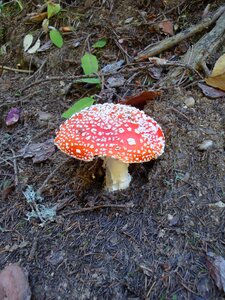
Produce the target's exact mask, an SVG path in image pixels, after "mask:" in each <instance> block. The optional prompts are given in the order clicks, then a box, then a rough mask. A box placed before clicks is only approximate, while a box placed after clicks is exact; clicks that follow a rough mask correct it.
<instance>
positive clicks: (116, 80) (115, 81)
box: [107, 75, 125, 87]
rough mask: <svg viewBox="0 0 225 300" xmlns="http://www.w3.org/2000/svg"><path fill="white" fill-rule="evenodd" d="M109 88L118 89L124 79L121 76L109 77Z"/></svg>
mask: <svg viewBox="0 0 225 300" xmlns="http://www.w3.org/2000/svg"><path fill="white" fill-rule="evenodd" d="M107 82H108V84H109V87H119V86H122V85H124V83H125V78H124V76H123V75H117V76H111V77H109V78H108V79H107Z"/></svg>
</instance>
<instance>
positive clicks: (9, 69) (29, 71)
mask: <svg viewBox="0 0 225 300" xmlns="http://www.w3.org/2000/svg"><path fill="white" fill-rule="evenodd" d="M0 70H5V71H12V72H18V73H26V74H31V73H34V71H32V70H22V69H16V68H10V67H6V66H0Z"/></svg>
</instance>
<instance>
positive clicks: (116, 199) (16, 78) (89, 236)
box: [0, 0, 225, 300]
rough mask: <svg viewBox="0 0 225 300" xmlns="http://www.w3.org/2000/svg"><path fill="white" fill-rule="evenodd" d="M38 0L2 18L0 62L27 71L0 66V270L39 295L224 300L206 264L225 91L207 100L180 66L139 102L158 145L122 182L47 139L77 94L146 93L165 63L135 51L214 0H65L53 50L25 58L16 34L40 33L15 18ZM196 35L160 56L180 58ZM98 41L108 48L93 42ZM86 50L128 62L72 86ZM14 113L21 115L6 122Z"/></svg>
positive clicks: (218, 242)
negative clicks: (20, 271)
mask: <svg viewBox="0 0 225 300" xmlns="http://www.w3.org/2000/svg"><path fill="white" fill-rule="evenodd" d="M212 2H213V3H212ZM38 3H39V4H42V3H43V2H42V1H27V2H26V4H24V6H23V9H22V10H20V9H19V8H18V7H17V4H15V3H11V4H9V7H8V9H7V10H5V12H4V11H3V12H2V14H1V15H0V18H1V19H0V22H1V26H0V27H2V28H1V31H0V46H1V45H4V44H7V47H6V52H5V53H4V54H3V53H2V55H1V56H0V61H1V64H2V65H4V66H6V67H9V68H17V66H18V64H20V69H22V70H24V69H26V70H27V69H30V70H33V71H35V72H34V73H33V74H26V73H22V72H16V71H13V70H2V72H1V74H0V110H1V115H0V135H1V138H0V191H1V200H0V236H1V238H0V253H1V254H0V269H3V268H4V267H5V266H6V265H8V264H9V263H19V264H20V266H22V267H23V268H24V269H26V271H27V273H28V275H29V284H30V287H31V291H32V299H37V300H44V299H47V300H50V299H52V300H53V299H104V300H106V299H116V300H120V299H121V300H122V299H129V300H138V299H155V300H159V299H160V300H164V299H169V300H183V299H185V300H186V299H191V300H222V299H224V292H223V289H222V287H221V286H219V280H220V278H219V277H220V276H221V270H220V271H219V268H216V263H215V262H216V261H217V260H218V258H221V259H222V257H224V256H225V239H224V228H225V214H224V206H223V205H222V204H224V203H225V143H224V137H225V115H224V112H225V101H224V100H225V97H220V98H214V99H212V98H208V97H206V96H205V95H203V93H202V91H201V90H200V88H199V87H198V81H199V78H198V77H197V75H196V74H190V73H188V72H189V70H184V74H183V78H181V79H182V80H180V81H179V82H177V83H176V84H174V85H173V86H172V85H171V86H170V87H167V88H165V89H164V88H163V87H160V88H159V89H160V94H161V95H160V96H159V97H157V98H155V99H154V100H150V101H147V103H146V104H145V107H144V111H145V112H146V113H147V114H149V115H150V116H152V117H153V118H154V119H155V120H156V121H157V122H158V123H159V124H160V125H161V127H162V129H163V131H164V134H165V139H166V148H165V153H164V154H163V155H162V156H161V157H160V158H159V159H157V160H155V161H151V162H149V163H143V164H132V165H131V166H130V174H131V176H132V182H131V184H130V187H129V188H128V189H126V190H122V191H117V192H112V193H109V192H107V191H105V190H104V188H103V186H104V169H103V168H102V160H101V159H100V158H99V159H96V160H94V161H92V162H81V161H78V160H76V159H73V158H70V157H68V156H66V155H65V154H63V153H62V152H60V151H58V150H57V149H56V148H55V147H54V145H53V139H54V137H55V134H56V131H57V129H58V128H59V125H60V124H61V123H62V122H63V120H64V119H63V118H62V117H61V115H62V113H63V112H64V111H65V110H66V109H68V108H69V107H70V106H71V105H72V104H73V103H74V102H75V101H76V100H78V99H80V98H83V97H87V96H91V95H95V96H94V98H95V100H96V101H97V102H98V103H104V102H115V103H117V102H118V101H120V100H121V99H125V98H126V97H127V96H132V95H138V94H140V93H141V92H142V91H147V90H149V89H152V88H153V89H154V88H155V87H156V86H157V82H158V81H160V80H162V79H163V77H164V76H165V75H166V74H167V72H168V70H169V69H171V68H173V66H170V67H167V68H162V67H154V66H152V64H150V63H149V62H148V61H144V62H138V61H135V60H134V57H136V56H137V54H138V53H139V51H141V50H143V49H144V48H145V47H146V46H148V45H150V44H154V43H156V42H158V41H159V40H163V39H165V38H167V37H168V35H169V34H172V32H171V26H170V25H171V24H172V27H173V28H174V30H175V33H177V32H179V31H182V30H184V29H187V28H189V27H190V26H191V25H193V24H196V23H198V22H199V21H200V20H201V18H202V15H203V12H204V10H205V8H206V6H207V4H209V3H211V6H210V9H209V10H210V11H212V12H213V11H215V10H216V9H217V8H218V7H219V6H220V5H222V3H223V1H198V0H193V1H141V0H137V1H133V0H124V1H117V0H115V1H94V0H93V1H88V0H86V1H61V6H62V8H63V10H62V11H61V12H60V13H59V14H58V15H56V16H54V17H53V18H52V19H51V25H52V26H55V27H56V28H60V27H63V26H64V27H65V26H73V27H74V28H75V30H74V31H73V32H69V33H64V34H63V41H64V45H63V47H61V48H57V47H56V46H54V45H52V46H51V47H50V48H49V49H46V50H45V51H43V52H36V53H34V54H27V53H25V52H24V50H23V38H24V36H25V35H26V34H28V33H32V34H33V35H34V36H37V35H38V34H39V33H40V32H41V22H36V23H32V22H31V23H30V24H27V23H29V22H26V21H25V20H26V18H27V16H28V14H30V13H34V12H36V11H38V8H39V6H38ZM206 13H207V12H206ZM165 19H166V20H167V21H168V20H169V23H168V24H169V33H167V32H166V31H167V29H168V28H166V27H165V26H164V25H163V22H162V21H163V20H165ZM200 37H201V34H198V35H197V36H194V37H192V38H189V39H187V40H185V41H183V42H182V43H180V44H179V45H177V46H176V47H174V48H172V49H170V50H168V51H166V52H164V53H162V54H160V55H159V56H160V57H161V58H166V59H168V60H171V61H173V60H178V59H179V57H180V56H181V55H182V54H184V53H185V52H186V51H187V49H188V48H189V47H190V46H191V45H194V44H195V42H196V40H198V39H199V38H200ZM101 38H107V44H106V45H105V46H104V47H103V48H93V47H92V45H93V44H94V43H95V42H96V41H98V40H100V39H101ZM40 39H41V42H42V44H44V43H46V42H47V41H48V36H47V35H45V34H43V33H42V34H41V35H40ZM85 52H92V54H94V55H96V57H97V59H98V62H99V65H100V69H101V68H103V67H104V66H106V65H109V64H112V63H115V62H116V61H119V60H124V64H123V66H122V68H123V72H121V73H120V71H118V74H119V76H120V82H121V80H122V84H118V85H117V86H113V85H110V83H109V82H108V81H107V77H106V78H105V82H104V83H102V85H101V86H100V87H99V86H96V85H91V84H84V83H73V82H72V80H71V79H70V78H72V77H73V76H78V75H83V71H82V68H81V58H82V56H83V55H84V54H85ZM223 52H224V49H221V51H220V52H218V53H215V58H214V60H213V61H212V62H208V67H209V69H212V68H213V65H214V63H215V61H216V59H217V58H218V57H219V56H220V55H221V54H222V53H223ZM148 64H149V65H148ZM126 67H127V69H126ZM126 70H127V72H126ZM118 74H116V75H115V74H114V75H112V77H113V76H114V77H116V76H118ZM121 74H122V75H121ZM151 75H152V76H151ZM121 76H122V77H121ZM153 77H154V78H153ZM121 78H122V79H121ZM183 79H184V80H183ZM12 108H17V109H18V111H19V120H18V122H15V124H13V125H9V126H7V124H6V121H5V120H6V116H7V114H8V112H9V111H10V109H12ZM30 152H31V153H30ZM29 154H30V155H29ZM41 198H42V199H41ZM38 201H39V202H38ZM40 201H41V204H40ZM218 203H219V204H218ZM48 208H49V210H47V209H48ZM54 208H56V215H54V213H53V212H54ZM38 211H39V212H40V211H41V212H42V213H43V215H42V214H41V215H40V214H37V212H38ZM31 213H32V215H31ZM46 213H49V214H47V215H46ZM51 213H52V215H51ZM223 263H224V262H223ZM221 280H222V279H221ZM223 280H224V279H223Z"/></svg>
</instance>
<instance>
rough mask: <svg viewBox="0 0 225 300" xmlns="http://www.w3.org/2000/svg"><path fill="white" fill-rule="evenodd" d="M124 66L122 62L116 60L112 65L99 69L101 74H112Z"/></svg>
mask: <svg viewBox="0 0 225 300" xmlns="http://www.w3.org/2000/svg"><path fill="white" fill-rule="evenodd" d="M123 64H124V60H123V59H121V60H118V61H116V62H114V63H112V64H109V65H106V66H105V67H104V68H102V69H101V72H102V73H113V72H116V71H117V70H119V69H120V68H121V66H122V65H123Z"/></svg>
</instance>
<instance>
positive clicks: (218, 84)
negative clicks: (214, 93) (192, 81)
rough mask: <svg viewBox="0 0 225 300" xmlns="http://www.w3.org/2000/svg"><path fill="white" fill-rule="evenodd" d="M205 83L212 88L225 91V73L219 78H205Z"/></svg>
mask: <svg viewBox="0 0 225 300" xmlns="http://www.w3.org/2000/svg"><path fill="white" fill-rule="evenodd" d="M205 82H206V83H207V84H208V85H210V86H213V87H215V88H218V89H220V90H223V91H225V72H224V73H223V74H221V75H218V76H214V77H208V78H205Z"/></svg>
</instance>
